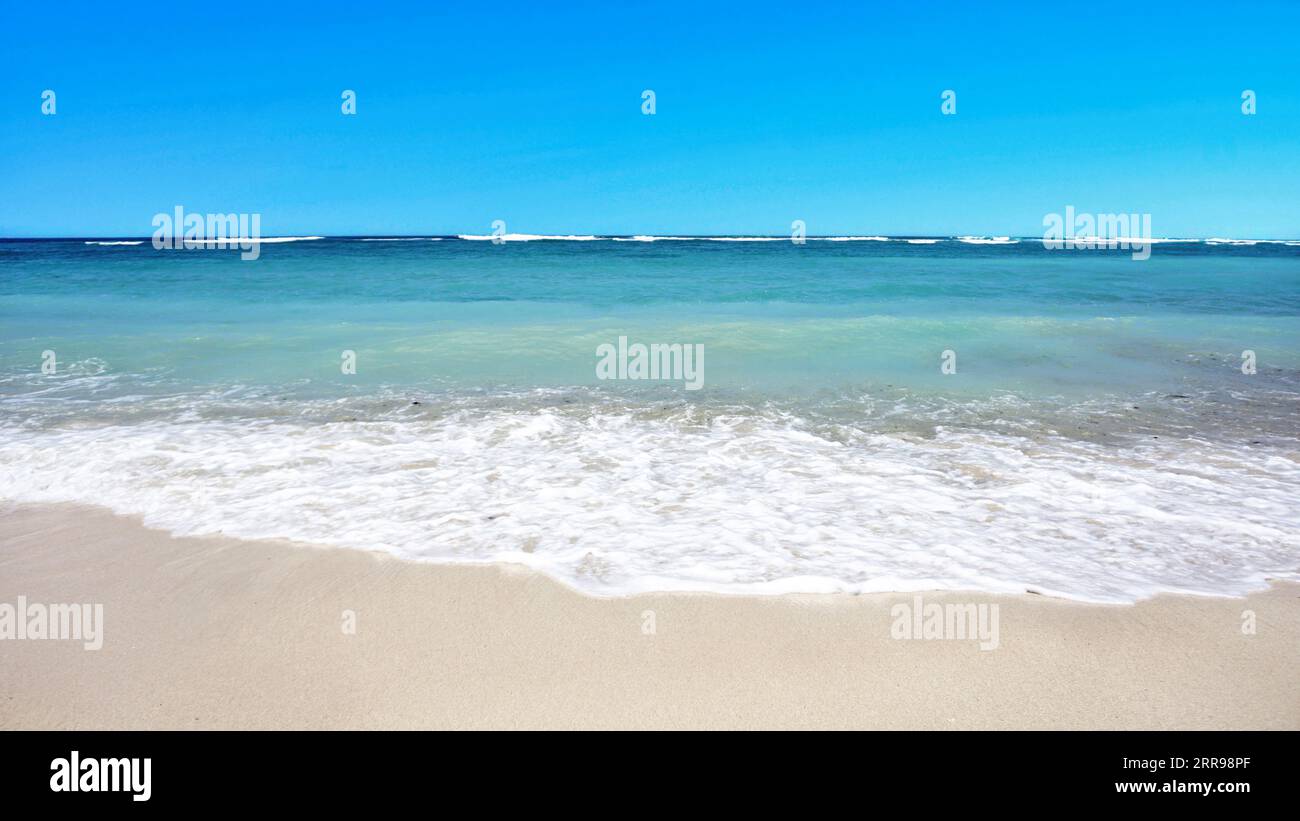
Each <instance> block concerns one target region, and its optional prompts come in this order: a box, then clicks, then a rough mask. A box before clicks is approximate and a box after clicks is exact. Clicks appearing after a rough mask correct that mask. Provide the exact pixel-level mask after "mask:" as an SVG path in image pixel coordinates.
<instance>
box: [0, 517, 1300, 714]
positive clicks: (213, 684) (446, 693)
mask: <svg viewBox="0 0 1300 821" xmlns="http://www.w3.org/2000/svg"><path fill="white" fill-rule="evenodd" d="M19 596H23V597H24V598H25V600H26V601H28V602H46V603H73V602H80V603H100V604H102V605H103V613H104V616H103V646H102V648H101V649H99V650H86V649H84V648H83V643H82V642H78V641H71V640H44V641H42V640H32V639H29V640H3V641H0V727H2V728H6V729H11V728H33V729H34V728H77V729H94V728H132V729H159V728H204V729H208V728H213V729H215V728H890V729H903V728H917V729H977V728H1096V729H1129V728H1146V729H1190V728H1224V729H1227V728H1231V729H1251V728H1258V729H1293V730H1294V729H1300V585H1296V584H1289V583H1286V584H1284V583H1275V584H1274V585H1273V586H1272V587H1271V588H1270V589H1268V590H1266V591H1262V592H1259V593H1257V594H1254V595H1251V596H1249V597H1246V598H1211V597H1187V596H1160V597H1157V598H1155V599H1151V600H1146V601H1142V602H1139V603H1137V604H1136V605H1091V604H1079V603H1075V602H1069V601H1063V600H1056V599H1049V598H1045V597H1041V596H1034V595H1022V596H990V595H986V594H975V593H971V594H962V593H944V594H939V593H934V594H925V595H924V601H925V602H926V603H927V604H930V603H936V604H947V603H957V604H962V605H966V604H971V603H975V604H986V605H993V604H996V605H997V606H998V614H999V625H998V626H999V637H998V646H997V649H994V650H981V649H980V646H979V642H978V641H974V640H970V639H966V640H962V639H949V640H899V639H895V638H892V637H891V625H892V624H893V621H894V619H893V617H892V616H891V607H893V606H895V605H898V604H900V603H902V604H911V603H912V602H913V601H914V596H913V594H879V595H863V596H848V595H787V596H773V597H754V596H724V595H702V594H656V595H644V596H632V597H624V598H607V599H603V598H593V597H590V596H586V595H582V594H579V593H577V592H574V591H572V590H570V589H568V588H565V587H563V586H561V585H560V584H559V583H557V582H555V581H553V580H551V579H549V578H546V577H544V576H542V575H539V574H537V573H534V572H532V571H527V570H524V569H522V568H516V567H509V566H499V565H490V566H447V565H432V564H417V563H410V562H404V561H401V560H398V559H394V558H391V557H389V556H386V555H382V554H377V553H367V552H360V551H350V550H342V549H325V548H315V547H311V546H305V545H293V544H288V543H277V542H249V541H238V540H234V539H227V538H222V537H210V538H173V537H171V536H169V535H168V534H166V533H163V532H160V531H155V530H150V529H146V528H144V527H143V526H142V525H141V524H140V523H139V522H138V520H135V519H130V518H125V517H119V516H115V515H113V514H111V513H109V512H107V511H105V510H102V509H98V508H90V507H79V506H71V505H51V506H9V507H7V508H5V509H4V510H3V511H2V513H0V602H6V603H10V604H13V603H15V602H16V601H17V600H18V597H19ZM345 611H351V614H352V615H351V616H349V615H348V614H347V613H346V612H345ZM1244 611H1253V613H1254V626H1255V633H1254V634H1253V635H1252V634H1246V633H1243V623H1244V619H1246V618H1248V617H1244V616H1243V613H1244ZM651 620H653V632H648V627H649V625H650V622H651ZM346 624H355V632H352V633H349V632H347V631H345V629H344V628H345V625H346Z"/></svg>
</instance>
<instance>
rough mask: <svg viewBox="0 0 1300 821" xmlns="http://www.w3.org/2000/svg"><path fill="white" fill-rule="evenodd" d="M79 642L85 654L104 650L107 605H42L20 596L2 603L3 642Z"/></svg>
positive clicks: (0, 614)
mask: <svg viewBox="0 0 1300 821" xmlns="http://www.w3.org/2000/svg"><path fill="white" fill-rule="evenodd" d="M4 640H15V641H79V642H81V644H82V647H83V648H84V649H86V650H98V649H100V648H101V647H103V646H104V605H102V604H79V603H76V602H74V603H71V604H63V603H59V604H42V603H40V602H28V601H27V597H26V596H19V597H18V600H17V602H16V603H15V604H10V603H9V602H0V641H4Z"/></svg>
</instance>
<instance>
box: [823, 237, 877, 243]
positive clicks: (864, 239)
mask: <svg viewBox="0 0 1300 821" xmlns="http://www.w3.org/2000/svg"><path fill="white" fill-rule="evenodd" d="M808 239H815V240H824V241H826V242H889V237H809V238H808Z"/></svg>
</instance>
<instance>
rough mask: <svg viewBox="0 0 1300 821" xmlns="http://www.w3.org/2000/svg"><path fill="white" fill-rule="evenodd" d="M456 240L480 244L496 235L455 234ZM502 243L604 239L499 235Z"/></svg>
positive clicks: (495, 237) (591, 236)
mask: <svg viewBox="0 0 1300 821" xmlns="http://www.w3.org/2000/svg"><path fill="white" fill-rule="evenodd" d="M456 238H457V239H466V240H474V241H477V242H481V241H483V240H488V241H491V240H494V239H498V236H497V235H496V234H457V235H456ZM499 238H500V239H501V240H502V241H503V242H534V241H536V240H568V241H569V242H591V241H592V240H598V239H604V237H597V236H593V235H590V234H587V235H579V234H570V235H562V234H501V235H500V237H499Z"/></svg>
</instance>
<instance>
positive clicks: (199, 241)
mask: <svg viewBox="0 0 1300 821" xmlns="http://www.w3.org/2000/svg"><path fill="white" fill-rule="evenodd" d="M317 239H325V238H324V237H195V238H193V239H191V238H188V237H178V238H177V243H178V244H180V243H183V244H185V245H187V246H194V245H221V244H225V245H236V244H247V243H252V244H254V245H256V244H259V243H260V244H263V245H269V244H274V243H280V242H307V241H309V240H317Z"/></svg>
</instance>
